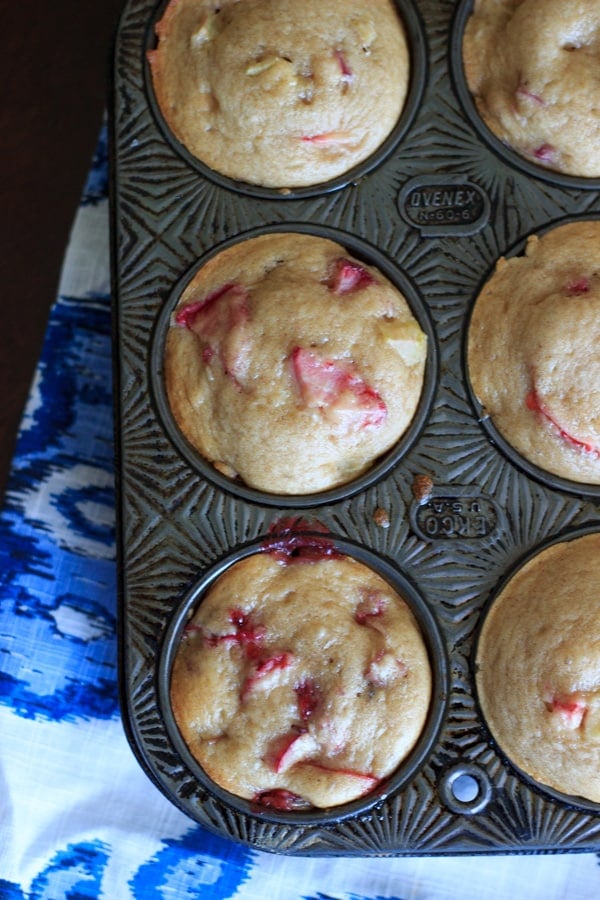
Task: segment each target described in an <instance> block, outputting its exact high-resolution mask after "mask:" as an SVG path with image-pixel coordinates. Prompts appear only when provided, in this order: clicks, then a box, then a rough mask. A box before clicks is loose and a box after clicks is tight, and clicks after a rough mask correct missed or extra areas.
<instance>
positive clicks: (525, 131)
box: [451, 0, 600, 189]
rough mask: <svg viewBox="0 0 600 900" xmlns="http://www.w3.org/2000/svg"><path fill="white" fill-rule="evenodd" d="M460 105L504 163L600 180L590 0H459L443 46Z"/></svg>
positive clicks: (598, 30) (551, 177)
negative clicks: (449, 37) (448, 50)
mask: <svg viewBox="0 0 600 900" xmlns="http://www.w3.org/2000/svg"><path fill="white" fill-rule="evenodd" d="M451 62H452V71H453V76H454V82H455V86H456V90H457V92H458V94H459V97H460V100H461V102H462V105H463V107H464V109H465V111H466V112H467V114H468V115H469V118H470V119H471V122H472V123H473V125H474V127H475V128H476V130H477V132H478V133H479V135H480V136H481V137H482V138H483V139H484V140H485V141H486V143H487V144H489V145H490V146H491V147H492V148H493V149H495V150H496V151H497V152H498V153H499V154H500V155H501V156H502V157H503V158H504V159H506V160H507V161H508V162H509V163H511V165H514V166H517V167H518V168H520V169H522V170H523V171H524V172H526V173H528V174H530V175H533V176H535V177H538V178H543V179H544V180H546V181H550V182H551V183H553V184H557V185H562V186H565V187H571V188H590V189H597V188H598V186H599V184H600V149H599V148H600V112H599V110H600V84H599V83H598V80H597V78H596V77H595V75H594V72H595V70H596V68H597V66H598V64H599V63H600V8H599V7H598V4H597V3H596V2H595V0H582V2H579V3H565V2H563V0H462V2H461V3H460V4H459V6H458V9H457V13H456V18H455V23H454V30H453V34H452V48H451Z"/></svg>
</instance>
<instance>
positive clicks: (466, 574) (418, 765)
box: [110, 0, 600, 856]
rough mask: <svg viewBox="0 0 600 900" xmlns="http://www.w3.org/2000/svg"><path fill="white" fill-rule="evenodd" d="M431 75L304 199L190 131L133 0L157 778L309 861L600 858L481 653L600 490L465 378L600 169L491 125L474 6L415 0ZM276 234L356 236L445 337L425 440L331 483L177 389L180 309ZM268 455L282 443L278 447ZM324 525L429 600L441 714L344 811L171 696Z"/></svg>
mask: <svg viewBox="0 0 600 900" xmlns="http://www.w3.org/2000/svg"><path fill="white" fill-rule="evenodd" d="M397 5H398V7H399V10H400V12H401V14H402V15H403V17H404V18H405V21H406V23H407V29H408V32H409V36H410V40H411V45H412V54H413V66H414V78H413V83H412V88H411V93H410V97H409V101H408V104H407V110H406V115H405V116H404V117H403V119H402V120H401V122H400V123H399V125H398V128H397V129H396V132H395V133H394V135H392V136H391V137H390V139H389V140H388V141H387V142H386V145H385V146H384V147H383V148H382V152H381V153H379V154H377V156H376V158H373V159H372V160H370V161H369V163H368V164H366V165H365V166H364V167H362V168H360V169H359V170H356V171H353V172H352V173H350V175H349V176H348V178H344V179H337V180H336V181H335V182H332V183H329V184H325V185H321V186H317V187H316V188H314V189H306V188H305V189H303V190H301V191H298V192H294V191H293V190H292V191H289V192H286V193H283V192H277V191H272V190H266V189H265V190H263V189H260V188H255V187H251V186H248V185H238V184H236V183H234V182H231V181H229V180H227V179H224V178H222V177H219V176H215V175H214V174H213V173H211V172H210V171H208V170H206V169H205V168H204V167H203V166H202V165H201V164H200V163H197V162H196V161H195V160H193V159H192V158H191V157H190V156H189V154H187V152H186V151H185V150H184V149H183V148H181V147H180V146H179V145H178V143H177V141H176V140H174V139H173V138H172V137H171V136H170V135H169V133H168V129H167V128H166V127H165V125H164V123H163V121H162V120H161V117H160V113H159V111H158V110H157V108H156V104H155V102H154V99H153V96H152V90H151V85H150V81H149V77H148V70H147V64H146V58H145V54H146V51H147V49H149V48H150V47H152V45H153V39H154V38H153V26H154V22H155V21H156V19H157V17H158V16H159V15H160V12H161V9H162V7H163V6H164V4H158V5H157V4H156V3H155V2H152V0H129V2H128V3H127V4H126V6H125V8H124V11H123V14H122V18H121V22H120V26H119V29H118V32H117V35H116V46H115V54H114V67H113V93H112V109H111V116H110V118H111V139H112V239H113V283H114V294H115V318H114V321H115V345H116V350H115V363H116V365H115V406H116V442H117V452H118V457H117V484H118V520H119V566H120V576H121V590H120V601H119V603H120V669H121V691H122V709H123V720H124V723H125V727H126V730H127V733H128V737H129V740H130V742H131V746H132V748H133V750H134V752H135V753H136V755H137V757H138V759H139V761H140V763H141V765H142V766H143V768H144V769H145V770H146V772H147V773H148V775H149V777H150V778H151V779H152V780H153V781H154V782H155V783H156V784H157V785H158V787H159V788H160V789H161V790H162V791H163V792H164V793H165V795H166V796H167V797H168V798H169V799H170V800H171V801H172V802H173V803H174V804H176V805H177V806H179V807H180V808H181V809H182V810H183V811H184V812H185V813H187V814H188V815H189V816H190V817H191V818H192V819H195V820H196V821H198V822H200V823H202V824H203V825H205V826H206V827H207V828H209V829H212V830H213V831H215V832H217V833H219V834H221V835H223V836H228V837H230V838H231V839H233V840H237V841H242V842H244V843H247V844H249V845H251V846H254V847H256V848H260V849H264V850H270V851H273V852H279V853H291V854H319V855H326V854H344V855H359V856H360V855H363V856H366V855H401V854H412V855H414V854H459V853H471V854H472V853H492V852H505V853H506V852H534V851H540V852H549V851H561V852H565V851H583V850H598V849H600V807H598V805H596V804H593V803H591V802H587V801H585V800H582V799H580V798H574V797H566V796H563V795H560V794H558V793H556V792H555V791H551V790H549V789H546V788H544V787H543V786H542V785H538V784H535V783H534V782H532V781H531V780H530V779H528V778H527V777H526V776H525V775H523V774H522V773H521V772H519V771H518V770H517V769H516V768H515V767H514V766H513V765H512V764H511V762H510V760H508V759H506V758H505V756H504V755H503V753H502V749H501V748H500V747H498V746H497V745H496V743H495V741H494V740H493V738H492V736H491V735H490V733H489V731H488V730H487V727H486V724H485V722H484V721H483V719H482V716H481V713H480V710H479V706H478V700H477V692H476V688H475V681H474V671H473V659H474V651H475V642H476V639H477V633H478V628H479V626H480V623H481V621H482V617H483V616H484V615H485V608H486V605H487V604H488V603H490V602H491V601H492V599H493V596H494V593H495V591H496V590H497V589H498V588H499V586H500V585H501V584H502V583H503V581H504V580H505V579H506V578H507V577H509V576H510V574H511V573H512V572H513V571H514V570H515V568H516V567H517V566H518V565H519V564H520V562H521V561H522V560H523V559H524V558H526V557H528V556H529V555H531V554H533V553H535V552H537V551H538V550H539V549H540V548H541V547H542V546H544V545H546V544H547V543H548V542H550V541H554V540H557V539H563V538H568V537H571V536H573V535H576V534H579V533H583V532H586V531H590V530H591V531H593V530H596V529H598V528H600V514H599V509H598V503H599V501H600V490H599V489H598V487H591V486H590V487H587V486H585V485H577V484H574V483H571V482H566V481H564V480H561V479H556V478H554V477H552V476H547V475H546V474H545V473H544V472H542V471H540V470H539V469H536V468H535V467H533V466H531V465H529V464H527V463H526V461H524V460H522V459H520V458H519V457H518V456H517V455H516V454H515V453H514V452H513V451H512V450H511V448H510V447H508V446H506V444H505V443H504V442H503V441H502V440H501V439H500V438H499V437H498V435H496V434H495V433H494V431H493V429H492V428H491V426H490V424H489V423H488V422H485V421H481V420H480V410H479V409H478V406H477V403H476V402H475V400H474V398H473V397H472V395H471V392H470V387H469V381H468V375H467V373H466V370H465V359H464V349H465V335H466V329H467V327H468V320H469V314H470V310H471V308H472V304H473V301H474V299H475V297H476V295H477V292H478V290H479V287H480V286H481V284H482V282H483V281H484V280H485V278H486V277H487V276H488V274H489V273H490V271H491V269H492V268H493V266H494V264H495V261H496V259H497V258H498V257H499V256H501V255H504V254H511V253H515V252H520V250H521V249H522V247H523V243H524V241H525V238H526V236H527V235H528V234H530V233H531V232H538V231H542V230H545V229H547V228H548V227H550V226H552V225H555V224H558V223H560V222H562V221H566V220H569V219H573V218H579V217H583V218H585V217H594V218H595V217H598V216H599V215H600V193H599V188H600V181H596V180H582V179H576V178H569V177H566V176H558V175H554V174H553V173H551V172H549V171H547V170H543V169H538V168H537V167H535V166H533V165H531V164H529V163H527V162H525V161H522V160H520V159H519V158H518V157H517V156H516V155H515V154H514V153H512V152H511V151H509V150H507V149H506V148H504V147H502V145H500V144H499V142H498V141H497V140H496V139H495V138H494V137H493V136H492V135H490V134H489V133H487V131H486V129H485V128H484V127H483V126H482V125H481V123H480V122H479V121H478V119H477V115H476V113H475V111H474V108H473V105H472V103H471V100H470V97H469V95H468V91H467V90H466V87H465V85H464V81H463V75H462V68H461V63H460V43H461V33H462V29H463V27H464V23H465V20H466V17H467V15H468V13H469V10H470V7H471V2H470V0H469V2H454V0H398V3H397ZM269 229H284V230H301V231H308V232H310V233H315V234H322V235H325V236H327V237H333V238H334V239H335V240H337V241H338V242H339V243H341V244H342V245H344V246H346V247H347V248H348V249H349V251H350V252H352V253H355V254H356V255H358V256H362V257H363V258H365V259H366V260H367V261H369V262H374V263H375V264H376V265H380V266H381V267H382V268H383V269H384V271H385V272H386V274H388V275H389V277H391V278H392V279H393V280H396V282H397V283H398V284H400V285H401V286H402V288H403V289H404V290H405V291H406V294H407V299H408V300H409V302H410V303H411V306H412V308H413V310H414V312H415V315H417V317H418V318H419V321H420V322H421V324H422V326H423V327H424V328H425V329H426V331H427V333H428V335H429V356H428V364H427V383H426V387H425V391H424V397H423V401H422V404H421V407H420V409H419V412H418V414H417V416H416V418H415V421H414V423H413V426H412V428H411V429H410V432H409V434H408V435H407V436H406V438H405V439H403V441H401V442H400V445H399V446H398V447H397V448H395V450H394V451H393V452H392V453H391V454H389V455H388V456H387V457H386V458H385V459H383V460H381V461H380V462H379V463H378V464H377V466H375V468H374V469H373V471H372V472H370V473H369V474H368V475H366V476H364V477H362V478H361V479H358V480H357V481H356V482H355V483H353V484H351V485H348V487H347V488H343V489H335V490H334V491H329V492H325V493H323V494H319V495H314V496H310V497H278V496H274V495H266V494H261V493H259V492H256V491H252V490H250V489H248V488H245V487H244V486H243V485H237V484H235V483H232V482H231V481H229V480H228V479H227V478H225V477H224V476H222V475H220V474H219V473H217V472H215V471H214V470H213V469H212V468H211V467H210V466H208V465H206V464H205V463H204V462H203V461H202V460H201V459H199V458H198V457H197V456H196V454H195V453H194V451H193V450H192V449H191V448H190V447H189V446H188V445H187V443H186V442H185V440H184V439H183V438H182V437H181V436H180V435H179V433H178V431H177V428H176V426H175V425H174V423H173V422H172V420H171V417H170V414H169V410H168V404H167V403H166V400H165V395H164V386H163V383H162V347H163V342H164V332H165V328H166V326H167V322H168V317H169V313H170V310H171V309H172V308H173V306H174V304H175V303H176V301H177V297H178V296H179V292H180V291H181V289H182V287H183V285H185V283H186V281H187V280H188V279H189V277H190V276H191V274H192V273H193V271H194V270H195V269H196V268H197V266H198V265H199V264H201V263H202V261H203V259H205V258H207V257H208V256H210V255H212V254H214V253H216V252H218V251H219V249H221V248H222V247H224V246H227V245H228V244H229V243H231V242H233V241H237V240H242V239H244V238H245V237H248V236H251V235H254V234H258V233H262V232H263V231H264V230H269ZM266 444H267V452H268V441H267V442H266ZM290 523H294V527H295V528H296V529H299V530H307V531H309V532H310V531H312V530H317V531H319V533H322V531H323V529H325V530H326V532H327V533H328V534H329V535H330V536H331V539H332V540H333V541H334V542H335V543H336V544H337V545H338V546H339V547H340V548H341V549H343V550H344V551H346V552H349V553H351V554H354V555H356V556H357V557H358V558H359V559H361V560H362V561H366V562H367V563H368V564H370V565H372V566H373V567H374V568H376V569H377V570H378V571H379V572H380V573H381V574H383V575H384V577H386V578H388V580H390V581H391V582H392V583H393V584H394V585H395V586H396V587H399V588H400V590H401V591H402V592H403V593H404V594H405V596H406V597H407V600H408V601H409V603H410V604H411V606H412V608H413V610H414V611H415V614H416V615H417V617H418V619H419V621H420V622H421V625H422V627H423V629H424V633H425V635H426V638H427V641H428V646H429V649H430V654H431V658H432V664H433V670H434V697H433V702H432V712H431V717H430V721H429V723H428V725H427V728H426V730H425V732H424V734H423V737H422V739H421V741H420V743H419V745H418V746H417V747H416V748H415V751H414V752H413V754H411V756H410V758H409V759H408V760H407V762H406V764H405V765H404V766H402V767H401V768H400V769H399V770H398V772H397V773H396V774H395V775H394V776H393V777H392V778H391V779H390V780H389V781H388V782H386V783H385V784H383V785H382V786H381V790H380V791H379V792H378V793H377V794H376V795H373V796H372V797H370V798H368V799H365V800H364V801H358V802H355V803H353V804H349V805H348V806H346V807H340V808H337V809H333V810H331V811H314V812H310V811H309V812H302V813H291V812H277V811H274V810H270V809H262V810H261V809H258V808H256V807H255V806H253V805H252V804H249V803H246V802H245V801H242V800H240V799H239V798H235V797H232V796H230V795H229V794H227V793H226V792H225V791H223V790H221V789H219V788H218V787H217V786H215V785H214V784H212V783H211V782H210V781H209V780H208V779H207V778H206V777H205V776H204V774H203V773H202V772H201V771H200V769H199V767H198V766H197V764H196V763H195V762H194V760H193V759H191V758H190V755H189V753H188V752H187V750H186V748H185V746H183V744H182V741H181V739H180V737H179V734H178V732H177V728H176V727H175V725H174V722H173V718H172V714H171V711H170V709H169V702H168V683H169V667H170V663H171V660H172V656H173V653H174V651H175V648H176V646H177V641H178V639H179V635H180V633H181V630H182V628H183V625H184V623H185V620H186V617H187V616H188V614H189V613H190V611H191V609H192V608H193V607H194V606H195V604H196V603H197V602H200V600H201V596H202V592H203V590H204V589H205V588H206V586H207V585H208V584H210V583H211V582H212V581H213V580H214V579H215V578H216V577H217V576H218V574H219V573H220V572H221V571H223V569H224V567H226V566H227V565H228V564H230V563H231V562H232V561H234V560H236V559H239V558H241V557H242V556H244V555H246V554H248V553H251V552H260V551H261V547H262V544H263V541H264V540H265V538H266V537H267V536H268V535H269V534H271V533H272V532H273V530H277V529H278V528H281V527H289V526H290Z"/></svg>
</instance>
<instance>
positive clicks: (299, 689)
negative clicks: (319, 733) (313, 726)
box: [294, 680, 321, 722]
mask: <svg viewBox="0 0 600 900" xmlns="http://www.w3.org/2000/svg"><path fill="white" fill-rule="evenodd" d="M294 690H295V692H296V697H297V698H298V710H299V712H300V718H301V719H302V721H303V722H307V721H308V720H309V719H310V717H311V716H312V714H313V713H314V712H315V710H316V709H317V707H318V705H319V703H320V702H321V692H320V691H319V688H318V687H317V686H316V684H315V683H314V681H310V680H306V681H303V682H302V683H301V684H299V685H297V686H296V687H295V688H294Z"/></svg>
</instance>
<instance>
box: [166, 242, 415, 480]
mask: <svg viewBox="0 0 600 900" xmlns="http://www.w3.org/2000/svg"><path fill="white" fill-rule="evenodd" d="M426 345H427V341H426V337H425V335H424V333H423V332H422V331H421V329H420V327H419V325H418V324H417V322H416V320H415V318H414V317H413V315H412V313H411V311H410V309H409V306H408V304H407V302H406V300H405V299H404V297H403V296H402V294H401V293H400V292H399V291H398V290H397V288H396V287H394V285H392V283H391V282H390V281H389V280H388V279H387V278H385V277H384V276H383V275H382V273H381V272H380V271H378V270H377V269H375V268H373V267H370V266H367V265H363V264H362V263H360V262H359V261H358V260H356V259H354V258H353V257H351V256H349V255H348V254H347V253H346V251H345V250H344V249H343V248H342V247H341V246H339V245H338V244H336V243H335V242H333V241H329V240H326V239H324V238H319V237H314V236H312V235H306V234H300V233H287V232H285V233H270V234H264V235H261V236H260V237H256V238H251V239H248V240H245V241H241V242H238V243H236V244H234V245H232V246H230V247H228V248H227V249H225V250H223V251H221V252H220V253H218V254H217V255H215V256H214V257H212V258H211V259H210V260H209V261H208V262H207V263H206V264H205V265H203V266H202V267H201V268H200V269H199V271H198V272H197V273H196V275H195V277H194V278H193V279H192V280H191V282H190V283H189V285H188V286H187V288H186V289H185V290H184V292H183V295H182V297H181V299H180V301H179V303H178V306H177V308H176V310H175V312H174V315H173V317H172V324H171V326H170V327H169V330H168V334H167V338H166V350H165V366H164V376H165V383H166V390H167V396H168V400H169V404H170V407H171V409H172V412H173V416H174V419H175V421H176V422H177V424H178V426H179V428H180V430H181V432H182V433H183V435H184V436H185V437H186V438H187V440H188V441H189V442H190V444H191V445H192V446H193V447H194V448H195V449H196V450H197V451H198V452H199V453H200V454H201V455H202V456H204V457H205V458H206V459H207V460H208V461H209V462H211V463H212V464H213V465H214V466H215V467H216V468H217V469H218V470H219V471H220V472H222V473H223V474H225V475H226V476H229V477H231V478H239V479H241V481H242V482H244V483H245V484H246V485H248V486H249V487H251V488H255V489H257V490H261V491H266V492H269V493H277V494H308V493H312V492H319V491H323V490H326V489H328V488H332V487H335V486H337V485H340V484H345V483H346V482H348V481H350V480H352V479H353V478H355V477H357V476H358V475H360V474H361V473H363V472H364V471H365V470H366V469H368V468H369V467H370V466H371V464H372V463H373V462H374V461H375V460H376V459H377V458H378V457H380V456H381V454H382V453H384V452H385V451H386V450H388V449H389V448H391V447H392V446H393V445H394V444H395V443H396V442H397V441H398V439H399V437H400V436H401V435H402V434H403V433H404V431H405V430H406V428H407V427H408V426H409V424H410V422H411V420H412V418H413V416H414V413H415V410H416V408H417V405H418V403H419V398H420V395H421V391H422V387H423V379H424V370H425V358H426V350H427V346H426Z"/></svg>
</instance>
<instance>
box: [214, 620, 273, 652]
mask: <svg viewBox="0 0 600 900" xmlns="http://www.w3.org/2000/svg"><path fill="white" fill-rule="evenodd" d="M229 621H230V622H231V624H232V625H234V626H235V629H236V630H235V631H234V632H230V633H228V634H214V635H209V636H208V637H207V638H206V642H207V644H208V645H209V647H217V646H218V645H219V644H238V645H239V646H241V647H243V648H244V651H245V654H246V656H247V657H248V658H249V659H256V657H257V655H258V654H259V652H260V645H261V643H262V641H263V640H264V638H265V633H266V629H265V627H264V625H256V626H255V625H252V623H251V621H250V616H248V615H247V614H246V613H245V612H243V610H240V609H232V610H231V612H230V613H229Z"/></svg>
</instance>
